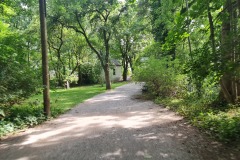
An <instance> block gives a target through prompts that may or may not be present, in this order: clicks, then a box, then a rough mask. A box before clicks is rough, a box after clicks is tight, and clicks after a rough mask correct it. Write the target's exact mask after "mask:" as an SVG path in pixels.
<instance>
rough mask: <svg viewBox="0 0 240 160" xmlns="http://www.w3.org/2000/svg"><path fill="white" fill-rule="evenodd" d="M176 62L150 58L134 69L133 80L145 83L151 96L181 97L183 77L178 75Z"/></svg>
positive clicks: (183, 86)
mask: <svg viewBox="0 0 240 160" xmlns="http://www.w3.org/2000/svg"><path fill="white" fill-rule="evenodd" d="M179 67H180V65H179V63H178V61H177V60H175V61H171V60H169V59H162V60H159V59H154V58H150V59H149V60H148V61H147V62H145V63H142V64H140V65H139V66H138V67H136V69H135V72H134V80H135V81H139V82H145V83H146V85H147V87H148V91H149V92H150V93H151V94H152V95H153V96H160V97H168V96H181V95H182V94H184V93H185V86H186V82H185V76H183V75H181V74H179Z"/></svg>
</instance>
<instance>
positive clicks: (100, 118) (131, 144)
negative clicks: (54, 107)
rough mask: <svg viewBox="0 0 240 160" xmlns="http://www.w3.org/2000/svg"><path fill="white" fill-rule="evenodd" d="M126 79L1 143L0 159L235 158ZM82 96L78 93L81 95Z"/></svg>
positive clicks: (180, 159) (238, 157)
mask: <svg viewBox="0 0 240 160" xmlns="http://www.w3.org/2000/svg"><path fill="white" fill-rule="evenodd" d="M138 94H141V87H140V85H136V84H133V83H132V84H127V85H124V86H122V87H119V88H117V89H116V90H114V91H109V92H107V93H103V94H100V95H98V96H95V97H93V98H91V99H89V100H87V101H86V102H84V103H82V104H80V105H78V106H77V107H76V108H74V109H72V110H71V111H69V112H68V113H66V114H64V115H62V116H60V117H59V118H57V119H55V120H52V121H49V122H47V123H45V124H43V125H41V126H38V127H35V128H32V129H29V130H28V131H26V132H24V133H21V134H19V135H17V136H14V137H10V138H8V139H5V140H3V141H1V142H0V159H1V160H29V159H33V160H38V159H39V160H52V159H56V160H72V159H73V160H101V159H104V160H114V159H124V160H146V159H151V160H161V159H163V160H231V159H235V160H239V159H240V155H239V153H238V152H237V151H235V150H234V149H231V148H227V147H225V146H223V145H221V144H220V143H217V142H214V141H211V140H209V139H207V138H205V136H204V135H202V134H201V133H199V132H198V131H197V130H196V129H195V128H193V127H191V126H190V125H189V124H188V123H187V122H186V121H185V120H183V119H182V117H180V116H177V115H176V114H175V113H173V112H171V111H169V110H167V109H164V108H162V107H160V106H158V105H155V104H153V103H152V102H151V101H143V100H139V99H136V95H138ZM79 96H81V95H79Z"/></svg>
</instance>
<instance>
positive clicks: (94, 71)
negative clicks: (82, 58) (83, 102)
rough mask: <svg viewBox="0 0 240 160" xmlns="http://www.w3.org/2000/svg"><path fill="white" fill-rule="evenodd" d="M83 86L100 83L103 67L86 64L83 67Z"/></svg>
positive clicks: (81, 70)
mask: <svg viewBox="0 0 240 160" xmlns="http://www.w3.org/2000/svg"><path fill="white" fill-rule="evenodd" d="M80 73H81V84H96V83H99V79H100V76H101V67H100V66H99V65H98V64H92V63H84V64H82V65H81V69H80Z"/></svg>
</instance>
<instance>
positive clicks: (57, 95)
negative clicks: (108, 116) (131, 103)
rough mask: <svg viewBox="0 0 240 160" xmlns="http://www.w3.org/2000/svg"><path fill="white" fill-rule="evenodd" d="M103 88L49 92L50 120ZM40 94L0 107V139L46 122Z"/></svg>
mask: <svg viewBox="0 0 240 160" xmlns="http://www.w3.org/2000/svg"><path fill="white" fill-rule="evenodd" d="M123 84H126V83H125V82H121V83H113V84H112V88H113V89H114V88H116V87H118V86H121V85H123ZM105 91H106V90H105V87H104V86H100V85H93V86H82V87H76V88H71V89H68V90H66V89H57V90H51V91H50V97H51V116H52V117H51V118H54V117H57V116H58V115H60V114H62V113H65V112H66V111H68V110H69V109H71V108H73V107H74V106H76V105H77V104H79V103H82V102H83V101H85V100H86V99H89V98H91V97H93V96H95V95H97V94H99V93H103V92H105ZM42 99H43V98H42V94H39V95H34V96H32V97H30V98H29V99H27V100H25V101H23V102H22V103H21V104H16V105H13V106H11V107H8V108H6V107H4V108H3V107H0V138H1V137H3V136H5V135H7V134H8V133H13V132H15V131H18V130H21V129H25V128H27V127H33V126H35V125H38V124H41V123H42V122H44V121H46V120H47V118H46V117H45V116H44V114H43V101H42Z"/></svg>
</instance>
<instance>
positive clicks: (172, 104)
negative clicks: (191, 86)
mask: <svg viewBox="0 0 240 160" xmlns="http://www.w3.org/2000/svg"><path fill="white" fill-rule="evenodd" d="M188 98H189V97H188ZM155 102H156V103H159V104H163V105H165V106H167V107H169V108H171V109H173V110H174V111H176V112H178V113H179V114H181V115H183V116H184V117H186V118H188V119H189V120H190V121H191V122H192V124H193V125H195V126H197V127H199V128H201V129H203V130H204V131H206V132H207V133H209V134H211V135H212V136H214V137H216V138H217V139H219V140H221V141H224V142H231V141H233V140H234V141H235V140H240V108H238V106H237V107H230V106H228V107H227V106H225V111H222V108H221V107H220V108H217V107H215V106H214V107H210V106H209V105H207V104H206V103H203V102H205V100H202V99H194V98H192V99H190V98H189V99H181V100H179V99H172V98H164V99H162V98H158V99H156V101H155Z"/></svg>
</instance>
